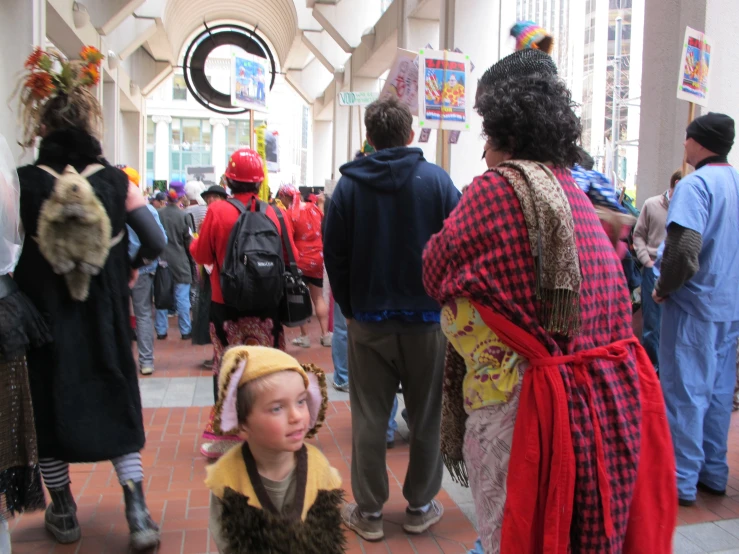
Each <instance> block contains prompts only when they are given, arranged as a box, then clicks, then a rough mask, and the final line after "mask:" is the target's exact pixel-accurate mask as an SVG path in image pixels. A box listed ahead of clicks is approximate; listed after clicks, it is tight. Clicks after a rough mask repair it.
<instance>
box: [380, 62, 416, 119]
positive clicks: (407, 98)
mask: <svg viewBox="0 0 739 554" xmlns="http://www.w3.org/2000/svg"><path fill="white" fill-rule="evenodd" d="M390 97H393V98H397V99H398V100H399V101H400V102H401V103H403V104H405V105H406V106H408V107H409V108H410V110H411V113H412V114H413V115H418V54H416V53H415V52H411V51H410V50H403V49H402V48H398V53H397V55H396V56H395V61H394V62H393V65H392V67H391V68H390V73H388V76H387V80H386V81H385V86H383V87H382V92H380V98H383V99H384V98H390Z"/></svg>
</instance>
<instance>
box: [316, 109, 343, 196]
mask: <svg viewBox="0 0 739 554" xmlns="http://www.w3.org/2000/svg"><path fill="white" fill-rule="evenodd" d="M332 130H333V126H332V123H331V122H330V121H316V120H314V121H313V144H312V152H313V156H312V158H313V186H314V187H319V186H322V185H324V184H325V182H326V179H331V137H332ZM337 179H338V177H337Z"/></svg>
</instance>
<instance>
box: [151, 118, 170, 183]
mask: <svg viewBox="0 0 739 554" xmlns="http://www.w3.org/2000/svg"><path fill="white" fill-rule="evenodd" d="M151 119H152V120H153V121H154V123H155V124H156V126H157V128H156V145H155V146H154V179H156V180H157V181H160V180H162V179H165V180H166V181H167V182H169V157H170V152H169V142H170V138H171V137H170V131H169V125H170V123H172V118H171V117H169V116H168V115H155V116H153V117H152V118H151Z"/></svg>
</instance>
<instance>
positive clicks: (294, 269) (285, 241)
mask: <svg viewBox="0 0 739 554" xmlns="http://www.w3.org/2000/svg"><path fill="white" fill-rule="evenodd" d="M270 207H271V208H272V209H273V210H274V211H275V214H277V220H278V221H279V222H280V236H281V238H282V245H283V246H284V247H285V251H286V252H287V261H288V262H289V264H290V273H292V274H293V275H294V276H297V275H298V264H297V263H295V253H294V252H293V249H292V246H291V245H290V237H288V236H287V226H286V225H285V218H284V217H282V210H280V208H276V207H274V206H270Z"/></svg>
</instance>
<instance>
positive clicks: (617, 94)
mask: <svg viewBox="0 0 739 554" xmlns="http://www.w3.org/2000/svg"><path fill="white" fill-rule="evenodd" d="M622 27H623V19H621V17H620V16H619V17H617V18H616V41H615V44H614V50H615V51H614V53H613V111H612V114H611V120H612V121H611V138H612V139H613V170H614V172H615V173H616V181H618V174H619V171H618V142H619V140H620V139H621V132H620V131H621V123H620V119H621V117H620V115H621V106H620V104H619V102H620V100H621V33H622ZM613 186H614V187H617V186H618V183H617V182H614V183H613Z"/></svg>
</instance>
